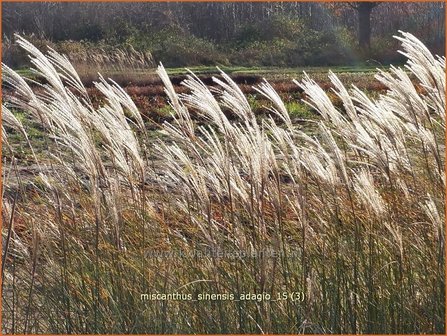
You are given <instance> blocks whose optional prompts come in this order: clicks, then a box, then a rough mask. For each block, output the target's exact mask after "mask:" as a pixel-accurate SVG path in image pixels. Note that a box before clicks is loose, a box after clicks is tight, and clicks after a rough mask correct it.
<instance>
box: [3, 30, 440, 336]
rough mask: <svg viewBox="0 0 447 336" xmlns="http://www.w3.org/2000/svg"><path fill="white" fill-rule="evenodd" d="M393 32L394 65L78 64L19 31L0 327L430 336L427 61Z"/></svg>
mask: <svg viewBox="0 0 447 336" xmlns="http://www.w3.org/2000/svg"><path fill="white" fill-rule="evenodd" d="M400 41H401V43H402V50H403V51H404V52H405V55H406V57H407V58H408V61H407V63H406V65H405V68H404V67H402V68H395V67H387V68H383V67H380V66H379V67H378V68H380V69H376V66H371V67H362V68H355V67H337V68H333V69H332V71H328V70H329V69H327V68H287V69H284V68H242V67H237V68H236V67H222V68H221V69H220V70H222V71H219V70H218V69H215V68H209V67H196V68H191V69H190V70H191V71H190V72H188V71H186V70H184V69H178V68H171V69H165V68H163V66H159V67H158V68H157V69H156V70H155V69H150V70H148V71H146V72H143V71H138V72H136V71H131V70H129V71H127V72H123V71H118V72H110V73H105V74H103V75H104V78H103V77H100V78H97V77H94V76H95V71H94V69H82V71H79V75H78V72H76V70H75V69H74V68H73V67H72V65H71V64H70V62H68V60H67V59H65V58H63V57H62V56H61V55H59V54H57V53H56V52H51V51H50V52H49V53H47V54H43V53H42V52H41V51H39V50H38V49H37V48H35V47H34V46H32V45H31V44H29V43H28V42H27V41H26V40H23V39H21V40H19V44H20V45H21V46H22V47H23V48H24V49H25V50H26V52H27V53H28V54H29V55H30V56H31V62H32V64H33V67H34V68H35V69H36V70H35V71H31V70H28V69H25V70H20V71H17V72H16V71H14V70H12V69H10V68H8V67H7V66H5V65H3V68H2V72H3V88H2V89H3V102H2V104H3V105H2V118H3V119H2V120H3V124H2V127H3V129H2V140H3V151H2V163H3V170H2V173H3V179H2V181H3V189H2V202H3V203H2V221H3V227H2V238H3V239H2V242H3V259H2V289H3V297H2V300H3V302H2V303H3V310H2V314H3V316H2V321H3V325H2V331H3V332H4V333H8V334H9V333H19V334H21V333H24V334H25V333H34V334H38V333H82V334H90V333H126V334H127V333H140V334H141V333H160V334H169V333H183V334H192V333H199V334H208V333H241V334H242V333H319V334H323V333H368V334H374V333H380V334H385V333H433V334H436V333H439V334H441V333H443V332H444V329H445V230H444V223H445V58H444V57H443V58H440V57H435V56H433V55H432V54H431V53H430V52H429V51H428V50H427V49H426V48H425V46H424V45H423V44H422V43H421V42H420V41H418V40H417V39H416V38H414V37H413V36H412V35H410V34H406V33H402V35H401V36H400ZM303 71H305V72H306V73H307V75H305V74H303ZM108 77H110V78H111V79H113V81H112V80H109V79H108ZM25 78H31V80H26V79H25ZM93 78H96V80H92V79H93ZM351 85H352V86H351Z"/></svg>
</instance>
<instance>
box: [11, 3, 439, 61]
mask: <svg viewBox="0 0 447 336" xmlns="http://www.w3.org/2000/svg"><path fill="white" fill-rule="evenodd" d="M444 6H445V4H444V2H428V3H427V2H413V3H402V2H399V3H395V2H385V3H381V2H366V3H365V2H358V3H357V2H346V3H314V2H261V3H259V2H242V3H241V2H205V3H194V2H193V3H178V2H155V3H154V2H149V3H148V2H141V3H119V2H116V3H106V2H95V3H60V2H38V3H4V4H3V16H2V17H3V34H4V35H6V36H7V37H11V36H12V34H13V33H15V32H21V33H25V34H31V33H33V34H35V35H37V36H39V37H41V38H45V39H48V40H51V41H54V42H58V41H65V40H74V41H81V40H82V41H89V42H99V41H106V42H107V43H109V44H120V43H126V42H127V43H132V44H133V45H134V46H135V47H136V48H137V49H138V48H139V49H152V51H154V50H155V54H157V52H156V50H157V48H159V49H162V48H163V46H161V44H163V43H164V44H167V43H168V42H169V41H170V38H171V37H170V36H164V35H163V34H161V33H160V32H165V33H166V32H167V31H169V32H170V33H169V34H170V35H178V34H180V35H181V36H182V37H184V38H185V39H188V38H190V39H192V40H193V39H199V40H200V42H198V43H199V44H200V43H204V45H207V46H208V47H210V45H209V43H211V44H212V45H213V46H212V48H211V47H210V48H211V49H213V48H216V49H219V48H220V49H222V48H226V49H231V50H232V49H238V48H239V49H242V48H244V47H247V46H249V45H251V44H253V43H254V42H255V41H261V42H265V41H274V43H270V44H271V45H273V46H274V47H277V48H283V45H284V43H286V44H287V43H288V41H290V42H291V43H296V44H298V43H300V44H303V45H304V44H306V43H308V42H306V41H304V40H306V39H304V38H303V37H302V36H301V35H306V36H308V37H307V40H311V39H314V40H315V41H319V42H318V43H320V44H321V41H320V40H318V38H322V39H323V43H326V42H327V41H330V40H331V39H332V38H331V36H330V35H328V36H326V35H325V34H329V33H332V34H335V35H336V37H337V38H338V39H340V36H341V39H342V41H337V43H339V44H340V43H341V44H343V43H344V44H346V45H347V47H349V48H350V49H352V50H355V52H356V53H357V55H356V57H357V56H358V57H377V56H378V55H376V54H380V53H386V50H387V49H388V48H390V45H389V44H390V43H392V42H390V41H392V35H394V34H396V33H397V31H398V30H405V31H409V32H411V33H413V34H415V35H417V36H418V38H420V39H421V40H423V41H424V42H425V43H426V44H427V45H428V46H429V47H430V48H432V49H434V50H435V52H443V50H444V31H445V9H444ZM166 34H168V33H166ZM169 34H168V35H169ZM297 36H298V38H297ZM321 36H323V37H321ZM157 37H158V42H157ZM303 41H304V42H303ZM325 41H326V42H325ZM157 43H158V45H157ZM176 43H177V44H178V41H177V42H176ZM192 43H193V44H194V42H192ZM309 43H310V44H311V42H309ZM309 43H308V44H309ZM334 43H335V42H334ZM177 44H174V46H172V48H173V49H175V46H177ZM326 44H328V46H327V47H328V48H332V47H334V48H335V46H329V44H330V43H329V42H327V43H326ZM164 47H165V49H169V47H171V46H169V45H168V46H166V45H165V46H164ZM208 47H202V49H203V50H204V51H205V50H207V48H208ZM309 48H310V49H311V48H312V46H309ZM371 48H373V50H371ZM177 49H178V52H180V53H181V51H182V50H181V49H182V48H179V47H178V46H177ZM261 49H262V48H261ZM378 49H382V50H378ZM374 52H375V53H376V54H375V53H374ZM359 55H360V56H359ZM161 56H162V55H161ZM379 56H380V55H379ZM382 56H383V55H382ZM379 58H380V57H379ZM286 61H287V60H286Z"/></svg>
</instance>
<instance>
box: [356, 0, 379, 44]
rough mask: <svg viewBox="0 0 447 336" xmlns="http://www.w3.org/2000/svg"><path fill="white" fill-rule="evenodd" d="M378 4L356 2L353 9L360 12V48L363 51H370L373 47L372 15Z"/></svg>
mask: <svg viewBox="0 0 447 336" xmlns="http://www.w3.org/2000/svg"><path fill="white" fill-rule="evenodd" d="M378 5H379V3H378V2H370V1H368V2H356V3H354V4H351V7H352V8H354V9H355V10H356V11H357V12H358V19H359V26H358V27H359V28H358V29H359V31H358V32H359V35H358V36H359V46H360V48H362V49H369V48H370V46H371V13H372V10H373V9H374V7H376V6H378Z"/></svg>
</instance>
